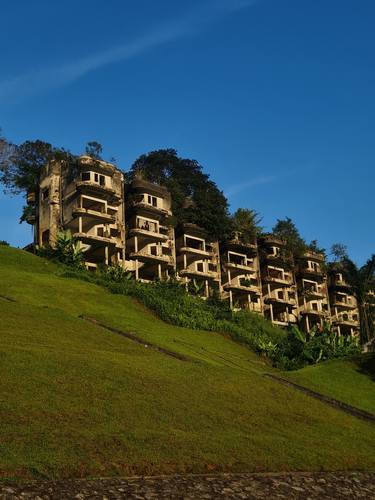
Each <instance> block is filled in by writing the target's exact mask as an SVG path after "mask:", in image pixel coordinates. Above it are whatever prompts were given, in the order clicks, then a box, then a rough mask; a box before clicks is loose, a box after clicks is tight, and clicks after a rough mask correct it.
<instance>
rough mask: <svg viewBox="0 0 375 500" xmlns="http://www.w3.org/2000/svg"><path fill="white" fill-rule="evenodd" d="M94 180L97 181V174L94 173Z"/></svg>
mask: <svg viewBox="0 0 375 500" xmlns="http://www.w3.org/2000/svg"><path fill="white" fill-rule="evenodd" d="M94 181H95V182H99V174H94Z"/></svg>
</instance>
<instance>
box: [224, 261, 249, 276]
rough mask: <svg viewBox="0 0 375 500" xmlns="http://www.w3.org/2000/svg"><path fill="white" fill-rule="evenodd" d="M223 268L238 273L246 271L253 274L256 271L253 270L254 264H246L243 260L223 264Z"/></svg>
mask: <svg viewBox="0 0 375 500" xmlns="http://www.w3.org/2000/svg"><path fill="white" fill-rule="evenodd" d="M224 267H225V268H226V269H234V270H235V269H238V270H239V271H246V272H250V273H255V272H256V269H255V268H254V262H246V261H245V260H243V261H242V262H231V261H226V262H224Z"/></svg>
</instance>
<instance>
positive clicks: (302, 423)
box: [0, 246, 375, 479]
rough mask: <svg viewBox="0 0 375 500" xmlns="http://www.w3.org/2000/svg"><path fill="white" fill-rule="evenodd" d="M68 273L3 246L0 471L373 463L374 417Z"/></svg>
mask: <svg viewBox="0 0 375 500" xmlns="http://www.w3.org/2000/svg"><path fill="white" fill-rule="evenodd" d="M62 272H63V269H62V268H60V267H59V266H57V265H55V264H52V263H51V262H47V261H45V260H43V259H39V258H37V257H35V256H32V255H29V254H27V253H25V252H22V251H19V250H14V249H10V248H5V247H1V246H0V295H2V296H3V298H0V314H1V321H0V398H1V401H0V418H1V420H0V421H1V425H0V477H2V478H17V479H24V478H30V477H48V478H57V477H72V476H87V475H92V476H109V475H115V474H122V475H128V474H134V473H136V474H140V473H148V474H156V473H172V472H183V471H190V472H205V471H207V470H225V471H259V470H261V471H281V470H283V471H285V470H337V469H340V470H354V469H355V470H369V469H374V468H375V455H374V453H373V450H374V449H375V426H374V425H371V424H370V423H366V422H362V421H360V420H357V419H355V418H353V417H350V416H348V415H345V414H343V413H341V412H339V411H337V410H335V409H333V408H330V407H328V406H326V405H324V404H323V403H321V402H319V401H316V400H314V399H311V398H309V397H308V396H306V395H304V394H302V393H299V392H297V391H294V390H293V389H291V388H288V387H285V386H283V385H280V384H278V383H277V382H275V381H273V380H270V379H267V378H265V377H264V376H263V374H264V373H265V372H267V371H268V372H269V371H272V369H271V368H270V367H269V366H267V365H265V364H264V363H263V362H262V360H261V359H260V358H258V357H257V356H256V355H255V354H253V353H252V352H250V351H249V350H248V349H246V348H245V347H243V346H241V345H238V344H236V343H234V342H233V341H231V340H230V339H228V338H226V337H225V336H223V335H220V334H216V333H212V332H203V331H194V330H189V329H184V328H177V327H174V326H172V325H169V324H166V323H163V322H162V321H160V320H159V319H158V318H156V317H155V315H153V314H152V313H150V312H149V311H148V310H146V309H145V308H144V307H143V306H141V305H140V304H138V303H137V302H136V301H134V300H133V299H131V298H128V297H124V296H119V295H112V294H110V293H109V292H108V291H106V290H105V289H103V288H100V287H98V286H95V285H92V284H89V283H85V282H82V281H78V280H74V279H67V278H63V277H61V276H60V275H61V274H62ZM4 297H8V299H13V300H14V301H9V300H7V299H6V298H4ZM82 314H84V315H86V316H90V317H92V318H96V319H97V320H100V321H101V322H102V323H105V324H107V325H110V326H112V327H116V328H119V329H121V330H123V331H126V332H132V333H135V334H137V335H138V336H139V337H141V338H143V339H145V340H146V341H148V342H152V343H154V344H157V345H159V346H161V347H165V348H167V349H169V350H172V351H175V352H179V353H181V354H185V355H188V356H189V357H190V358H191V361H187V362H186V361H185V362H183V361H180V360H177V359H174V358H172V357H170V356H167V355H165V354H163V353H160V352H155V351H153V350H151V349H149V348H146V347H144V346H142V345H139V344H136V343H134V342H132V341H131V340H128V339H126V338H123V337H121V336H119V335H116V334H114V333H111V332H109V331H108V330H105V329H103V328H100V327H99V326H95V325H93V324H90V323H87V322H86V321H84V320H82V319H80V318H79V316H80V315H82ZM363 376H364V377H365V375H363Z"/></svg>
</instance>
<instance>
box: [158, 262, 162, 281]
mask: <svg viewBox="0 0 375 500" xmlns="http://www.w3.org/2000/svg"><path fill="white" fill-rule="evenodd" d="M158 275H159V280H161V278H162V275H161V264H158Z"/></svg>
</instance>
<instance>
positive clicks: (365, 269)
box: [330, 243, 375, 344]
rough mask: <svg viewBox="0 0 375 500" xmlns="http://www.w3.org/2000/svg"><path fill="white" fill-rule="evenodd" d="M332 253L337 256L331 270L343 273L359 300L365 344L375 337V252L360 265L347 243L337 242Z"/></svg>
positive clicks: (361, 332)
mask: <svg viewBox="0 0 375 500" xmlns="http://www.w3.org/2000/svg"><path fill="white" fill-rule="evenodd" d="M331 253H332V254H333V256H334V257H335V262H333V263H332V264H330V268H331V270H332V271H335V272H338V273H342V275H343V278H344V280H345V282H346V283H347V285H348V287H349V288H350V291H351V293H352V294H353V295H354V297H355V299H356V301H357V306H358V311H359V319H360V336H361V343H362V344H365V343H366V342H368V341H370V340H371V339H373V338H374V337H375V254H373V255H372V256H371V257H370V259H368V260H367V262H366V263H365V264H364V265H363V266H361V267H359V266H357V264H356V263H355V262H353V261H352V260H351V259H350V258H349V257H348V254H347V249H346V246H345V245H343V244H341V243H336V244H335V245H333V246H332V249H331Z"/></svg>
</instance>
